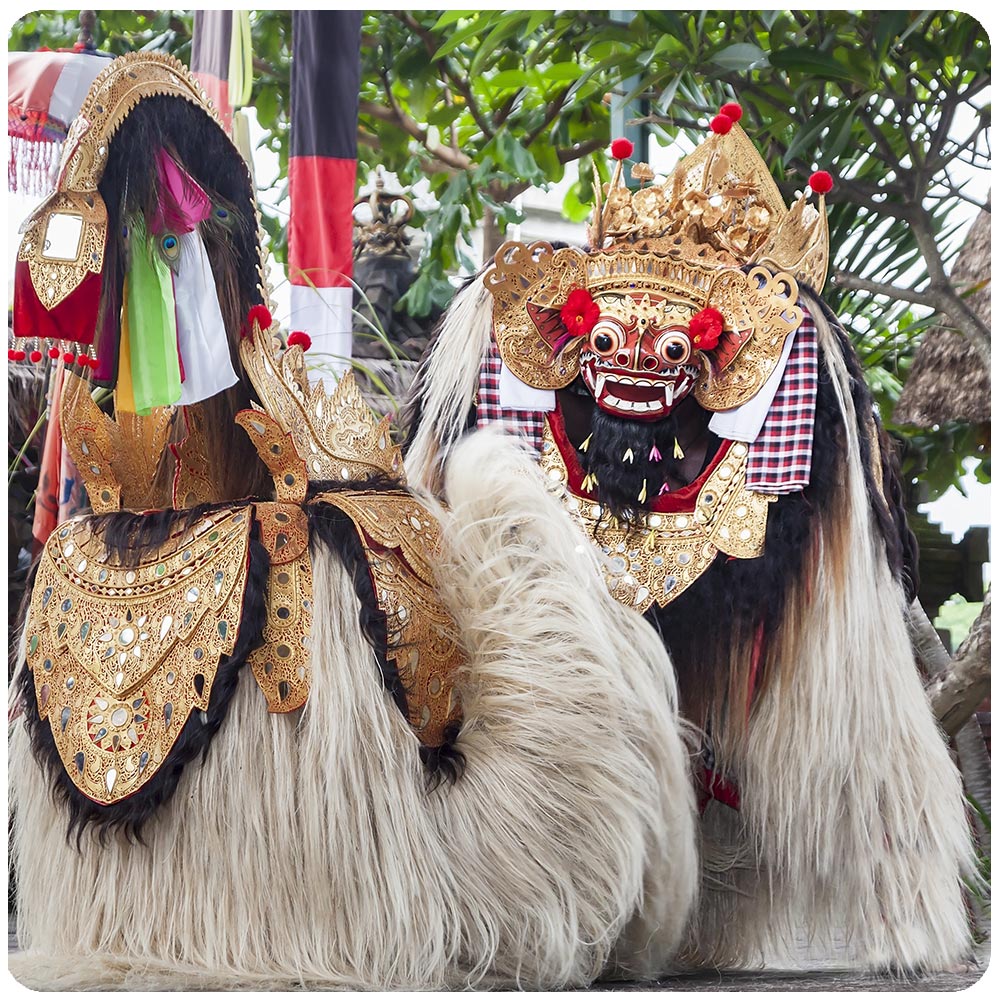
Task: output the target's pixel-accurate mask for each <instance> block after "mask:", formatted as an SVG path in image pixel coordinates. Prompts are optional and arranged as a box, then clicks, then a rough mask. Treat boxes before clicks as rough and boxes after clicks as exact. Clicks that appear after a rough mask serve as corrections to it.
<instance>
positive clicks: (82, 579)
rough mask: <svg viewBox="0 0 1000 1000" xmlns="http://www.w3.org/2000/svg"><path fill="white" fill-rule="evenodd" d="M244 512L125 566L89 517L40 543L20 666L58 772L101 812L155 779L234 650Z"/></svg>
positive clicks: (246, 532)
mask: <svg viewBox="0 0 1000 1000" xmlns="http://www.w3.org/2000/svg"><path fill="white" fill-rule="evenodd" d="M250 515H251V509H250V508H249V507H244V508H235V509H230V510H225V511H217V512H214V513H212V514H209V515H206V516H205V517H203V518H201V519H200V520H199V521H198V522H197V523H196V524H195V525H194V526H192V527H191V528H189V529H187V530H179V531H178V532H177V533H176V534H175V535H173V536H172V537H171V538H169V539H168V540H167V542H166V543H165V544H163V545H162V546H160V547H159V550H158V551H157V552H155V553H153V554H151V555H150V556H148V557H145V558H143V559H142V560H141V561H140V562H139V563H138V564H137V565H135V566H122V565H119V564H117V563H116V562H115V561H114V559H113V558H109V557H108V555H107V552H106V548H105V545H104V540H103V537H102V536H101V535H100V534H99V533H94V532H93V531H92V522H91V520H90V519H89V518H86V517H84V518H76V519H74V520H72V521H70V522H68V523H66V524H64V525H62V526H61V527H60V528H59V529H58V530H56V531H54V532H53V533H52V535H51V536H50V537H49V540H48V542H47V543H46V545H45V549H44V551H43V553H42V557H41V560H40V562H39V565H38V573H37V576H36V579H35V585H34V588H33V590H32V596H31V605H30V608H29V611H28V618H27V622H26V625H25V637H26V642H27V663H28V669H29V670H31V671H32V674H33V679H34V685H35V695H36V698H37V700H38V709H39V714H40V715H41V717H42V718H43V719H47V720H48V723H49V726H50V728H51V730H52V735H53V737H54V739H55V744H56V748H57V750H58V752H59V757H60V759H61V760H62V763H63V765H64V767H65V768H66V773H67V774H68V775H69V777H70V779H71V780H72V781H73V783H74V784H75V785H76V787H77V788H78V789H79V790H80V791H81V792H82V793H83V794H84V795H86V796H87V797H88V798H90V799H92V800H94V801H95V802H98V803H100V804H102V805H109V804H111V803H114V802H119V801H121V800H122V799H124V798H126V797H127V796H129V795H131V794H132V793H134V792H136V791H138V790H139V789H140V788H141V787H142V786H143V785H144V784H145V783H146V782H147V781H149V779H150V778H151V777H152V776H153V775H154V774H155V773H156V772H157V771H158V770H159V768H160V766H161V765H162V764H163V762H164V760H165V759H166V758H167V755H168V754H169V753H170V750H171V747H173V745H174V743H175V741H176V740H177V738H178V737H179V735H180V733H181V730H182V729H183V728H184V725H185V723H186V722H187V720H188V717H189V716H190V715H191V713H192V712H195V711H199V710H200V711H205V710H206V709H207V708H208V704H209V698H210V697H211V693H212V685H213V683H214V680H215V675H216V671H217V669H218V666H219V662H220V660H221V659H222V658H223V657H224V656H227V655H229V654H230V653H232V651H233V647H234V643H235V641H236V635H237V633H238V630H239V625H240V619H241V615H242V608H243V597H244V591H245V590H246V582H247V567H248V546H249V537H250V524H251V516H250Z"/></svg>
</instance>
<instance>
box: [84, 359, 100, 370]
mask: <svg viewBox="0 0 1000 1000" xmlns="http://www.w3.org/2000/svg"><path fill="white" fill-rule="evenodd" d="M87 364H88V365H89V366H90V367H91V368H92V369H93V370H94V371H95V372H96V371H97V367H98V365H100V361H98V360H97V358H87Z"/></svg>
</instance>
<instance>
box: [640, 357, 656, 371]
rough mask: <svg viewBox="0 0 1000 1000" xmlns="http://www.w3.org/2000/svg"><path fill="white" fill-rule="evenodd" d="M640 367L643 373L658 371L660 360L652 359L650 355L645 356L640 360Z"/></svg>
mask: <svg viewBox="0 0 1000 1000" xmlns="http://www.w3.org/2000/svg"><path fill="white" fill-rule="evenodd" d="M642 367H643V370H644V371H647V372H655V371H659V370H660V360H659V358H654V357H653V356H652V355H651V354H647V355H646V357H644V358H643V359H642Z"/></svg>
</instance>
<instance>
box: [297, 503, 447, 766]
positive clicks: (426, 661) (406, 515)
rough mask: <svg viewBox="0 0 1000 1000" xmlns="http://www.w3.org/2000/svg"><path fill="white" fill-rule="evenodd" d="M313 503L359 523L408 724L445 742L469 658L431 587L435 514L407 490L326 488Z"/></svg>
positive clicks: (437, 543)
mask: <svg viewBox="0 0 1000 1000" xmlns="http://www.w3.org/2000/svg"><path fill="white" fill-rule="evenodd" d="M315 500H316V501H317V502H318V501H322V502H324V503H329V504H332V505H333V506H335V507H339V508H340V509H341V510H342V511H343V512H344V513H345V514H346V515H347V516H348V517H349V518H350V519H351V520H352V521H353V522H354V526H355V528H356V530H357V532H358V537H359V538H360V540H361V544H362V547H363V548H364V550H365V555H366V556H367V558H368V568H369V572H370V573H371V578H372V585H373V587H374V590H375V598H376V600H377V602H378V605H379V608H380V610H381V611H382V612H383V613H384V614H385V617H386V633H387V636H386V638H387V646H388V656H389V658H390V659H393V660H394V662H395V665H396V670H397V671H398V673H399V678H400V681H401V682H402V685H403V689H404V690H405V692H406V706H407V715H408V720H409V723H410V725H411V726H412V727H413V730H414V732H415V733H416V735H417V738H418V739H419V740H420V742H421V743H423V744H424V745H425V746H429V747H438V746H441V745H442V744H443V743H444V742H445V741H446V739H447V737H448V733H449V731H450V730H451V729H452V727H453V726H455V725H457V724H458V723H460V722H461V718H462V707H461V703H460V700H459V697H458V691H457V689H456V687H455V684H456V681H457V675H458V672H459V670H460V669H461V667H462V665H463V663H464V662H465V656H464V654H463V652H462V649H461V646H460V645H459V643H458V639H457V635H458V627H457V626H456V624H455V620H454V619H453V618H452V616H451V614H450V613H449V612H448V609H447V608H445V606H444V605H443V604H442V603H441V599H440V598H439V597H438V595H437V590H436V588H435V585H434V564H435V562H436V560H437V555H438V553H439V552H440V549H441V527H440V525H439V524H438V522H437V519H436V518H435V517H434V515H433V514H431V513H430V511H429V510H428V509H427V508H426V507H425V506H424V505H423V504H422V503H421V502H420V501H419V500H417V499H416V498H415V497H413V496H411V495H410V494H408V493H405V492H402V491H401V492H399V493H374V492H365V491H363V492H343V493H321V494H319V495H318V496H317V497H316V498H315Z"/></svg>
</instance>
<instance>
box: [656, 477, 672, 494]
mask: <svg viewBox="0 0 1000 1000" xmlns="http://www.w3.org/2000/svg"><path fill="white" fill-rule="evenodd" d="M669 492H670V487H669V486H668V485H667V481H666V480H664V481H663V485H662V486H661V487H660V492H659V494H658V496H661V497H662V496H663V494H664V493H669Z"/></svg>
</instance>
